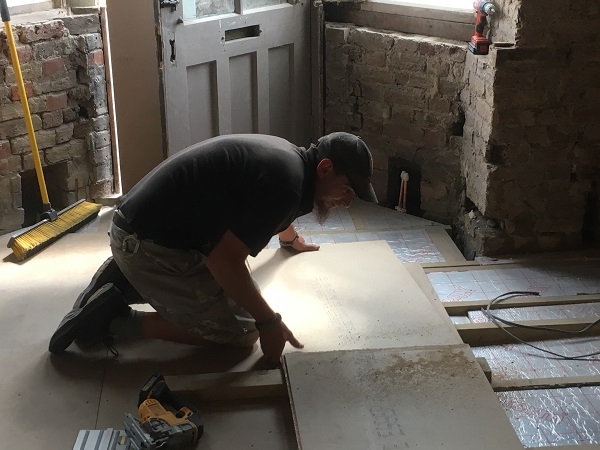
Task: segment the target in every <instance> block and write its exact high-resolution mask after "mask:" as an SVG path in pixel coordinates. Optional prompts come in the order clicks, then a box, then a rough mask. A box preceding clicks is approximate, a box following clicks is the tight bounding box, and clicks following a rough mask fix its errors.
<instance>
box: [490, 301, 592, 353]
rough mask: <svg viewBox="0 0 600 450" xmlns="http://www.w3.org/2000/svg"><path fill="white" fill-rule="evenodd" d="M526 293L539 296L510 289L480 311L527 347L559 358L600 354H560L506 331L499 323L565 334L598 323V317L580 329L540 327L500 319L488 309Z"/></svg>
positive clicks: (586, 329)
mask: <svg viewBox="0 0 600 450" xmlns="http://www.w3.org/2000/svg"><path fill="white" fill-rule="evenodd" d="M527 295H531V296H539V295H540V293H539V292H530V291H510V292H506V293H504V294H500V295H499V296H497V297H495V298H493V299H492V300H490V302H489V303H488V305H487V308H485V309H484V308H481V312H482V313H483V314H484V315H485V316H486V317H487V318H488V319H490V320H491V321H492V322H493V323H494V325H496V326H497V327H498V328H500V329H501V330H502V331H504V332H505V333H506V334H508V335H509V336H511V337H512V338H513V339H515V340H516V341H518V342H520V343H521V344H525V345H527V346H529V347H532V348H535V349H536V350H539V351H541V352H544V353H548V354H550V355H553V356H556V357H558V358H561V359H566V360H585V359H586V358H591V357H592V356H597V355H600V351H598V352H594V353H588V354H585V355H576V356H567V355H561V354H560V353H556V352H553V351H551V350H546V349H543V348H540V347H538V346H536V345H533V344H531V343H529V342H526V341H524V340H522V339H520V338H518V337H517V336H515V335H514V334H512V333H511V332H510V331H508V330H507V329H506V327H505V326H503V325H501V324H505V325H510V326H514V327H519V328H528V329H533V330H544V331H558V332H560V333H565V334H581V333H584V332H586V331H588V330H589V329H591V328H592V327H594V326H596V325H597V324H598V323H600V319H598V320H596V321H595V322H593V323H591V324H589V325H586V326H585V327H583V328H582V329H581V330H576V331H567V330H560V329H558V328H552V327H542V326H535V325H524V324H521V323H517V322H512V321H510V320H506V319H502V318H501V317H498V316H496V315H495V314H493V313H492V312H491V311H490V309H491V307H492V306H493V305H496V304H497V303H500V302H502V301H504V300H508V299H509V298H515V297H522V296H527Z"/></svg>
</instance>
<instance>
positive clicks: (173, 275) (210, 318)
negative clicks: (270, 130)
mask: <svg viewBox="0 0 600 450" xmlns="http://www.w3.org/2000/svg"><path fill="white" fill-rule="evenodd" d="M372 172H373V162H372V158H371V153H370V151H369V149H368V148H367V146H366V145H365V143H364V142H363V141H362V140H361V139H360V138H358V137H356V136H354V135H352V134H348V133H342V132H338V133H332V134H329V135H327V136H324V137H322V138H321V139H319V140H318V143H317V144H316V145H314V144H313V145H311V146H310V147H309V149H308V150H306V149H304V148H302V147H296V146H295V145H293V144H291V143H289V142H288V141H286V140H284V139H281V138H278V137H273V136H265V135H227V136H220V137H217V138H213V139H209V140H207V141H204V142H201V143H199V144H196V145H193V146H191V147H189V148H187V149H186V150H183V151H181V152H179V153H177V154H176V155H174V156H172V157H170V158H169V159H167V160H165V161H163V162H162V163H161V164H160V165H158V166H157V167H156V168H155V169H154V170H153V171H152V172H150V173H149V174H148V175H146V176H145V177H144V178H143V179H142V180H141V181H140V182H139V183H138V184H137V185H136V186H134V187H133V189H132V190H131V191H130V192H129V193H128V194H127V195H125V196H124V197H123V199H122V201H121V203H120V205H119V207H118V209H117V210H116V211H115V214H114V216H113V222H112V224H111V227H110V231H109V234H110V246H111V250H112V254H113V257H112V258H109V259H108V260H107V261H106V262H105V263H104V264H103V266H102V267H101V268H100V269H99V270H98V271H97V272H96V274H95V275H94V277H93V278H92V282H91V283H90V285H89V286H88V287H87V288H86V289H85V290H84V291H83V292H82V293H81V294H80V295H79V298H78V299H77V301H76V302H75V305H74V307H73V310H72V311H70V312H69V313H68V314H67V315H66V316H65V317H64V319H63V320H62V322H61V323H60V325H59V326H58V329H57V330H56V332H55V333H54V335H53V336H52V338H51V340H50V346H49V350H50V351H51V352H52V353H62V352H64V351H65V349H66V348H67V347H68V346H69V345H70V344H71V343H72V342H73V341H74V340H78V342H81V343H82V344H88V345H89V344H94V343H99V342H104V343H107V344H109V345H110V344H111V343H112V339H113V337H114V336H115V335H117V336H127V337H133V336H135V337H143V338H151V339H163V340H167V341H173V342H180V343H185V344H192V345H206V344H211V345H214V344H227V345H233V346H239V347H250V346H252V345H253V344H254V343H255V342H256V341H257V339H258V338H259V337H260V346H261V349H262V351H263V353H264V355H265V357H266V358H267V359H268V360H269V361H271V362H273V363H277V362H278V361H279V358H280V357H281V354H282V352H283V348H284V346H285V344H286V342H289V343H290V344H291V345H293V346H294V347H296V348H301V347H302V344H301V343H300V342H299V341H298V340H297V339H296V338H295V337H294V335H293V333H292V332H291V331H290V330H289V328H288V327H287V326H286V325H285V323H284V322H283V321H282V320H281V316H280V315H279V314H277V313H275V312H274V311H273V310H272V309H271V307H270V306H269V305H268V303H267V302H266V301H265V299H264V298H263V297H262V295H261V293H260V291H259V290H258V289H257V287H256V285H255V283H254V282H253V279H252V277H251V275H250V272H249V270H248V268H247V266H246V259H247V257H248V255H251V256H256V255H257V254H258V253H259V252H260V251H261V250H262V249H263V248H264V247H265V246H266V245H267V244H268V243H269V241H270V240H271V238H272V237H273V236H274V235H275V234H278V235H279V242H280V245H281V246H282V247H289V248H290V249H293V250H295V251H297V252H304V251H312V250H318V249H319V247H318V246H317V245H314V244H310V243H307V242H305V241H304V239H303V238H302V237H300V236H298V234H297V233H296V231H295V229H294V226H293V224H292V223H293V221H294V220H295V219H296V218H297V217H299V216H302V215H304V214H307V213H309V212H310V211H312V210H313V208H314V209H315V210H316V214H317V216H318V218H319V220H320V221H321V222H323V221H325V219H326V218H327V215H328V212H329V210H330V209H331V208H333V207H336V206H344V207H348V206H349V205H350V203H351V202H352V199H353V198H354V196H355V195H356V196H358V197H360V198H361V199H363V200H366V201H371V202H376V201H377V198H376V196H375V193H374V191H373V187H372V185H371V182H370V179H371V175H372ZM132 303H148V304H150V305H151V306H152V307H153V308H154V309H155V310H156V313H149V312H142V311H136V310H133V309H131V307H130V306H129V304H132Z"/></svg>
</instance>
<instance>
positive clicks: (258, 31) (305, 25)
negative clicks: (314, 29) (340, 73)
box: [161, 0, 311, 155]
mask: <svg viewBox="0 0 600 450" xmlns="http://www.w3.org/2000/svg"><path fill="white" fill-rule="evenodd" d="M280 1H281V0H245V2H242V3H240V2H238V1H236V4H237V9H238V10H240V11H241V9H242V8H243V7H246V8H249V7H252V8H253V9H246V10H245V11H244V12H243V13H239V14H238V13H236V14H221V15H209V16H206V17H201V18H193V19H188V18H187V17H189V16H190V15H193V14H197V13H198V12H200V13H203V14H206V13H207V11H209V10H210V8H208V7H207V6H206V5H204V6H202V7H196V9H193V8H191V7H190V6H189V5H188V4H184V5H183V8H181V7H180V8H177V9H172V8H162V10H161V24H162V42H163V58H164V67H163V70H164V84H165V86H164V87H165V108H166V129H167V139H168V152H169V154H170V155H171V154H174V153H176V152H178V151H180V150H182V149H183V148H185V147H187V146H189V145H191V144H193V143H195V142H198V141H201V140H203V139H207V138H210V137H213V136H217V135H220V134H229V133H264V134H273V135H277V136H281V137H283V138H286V139H288V140H290V141H291V142H293V143H295V144H297V145H301V146H307V145H309V144H310V141H311V72H310V11H309V1H308V0H303V1H301V2H298V3H296V4H290V3H280ZM273 3H275V4H274V5H273ZM265 4H267V5H273V6H262V5H265ZM221 5H225V6H222V8H226V7H228V6H227V4H226V2H223V3H221ZM257 5H261V7H258V8H256V6H257ZM208 14H212V13H210V11H209V12H208Z"/></svg>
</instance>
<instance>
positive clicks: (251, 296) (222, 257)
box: [206, 231, 303, 362]
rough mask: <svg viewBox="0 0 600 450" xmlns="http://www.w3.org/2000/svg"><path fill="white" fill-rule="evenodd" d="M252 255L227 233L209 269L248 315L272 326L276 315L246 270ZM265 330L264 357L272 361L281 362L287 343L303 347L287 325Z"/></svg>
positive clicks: (210, 258)
mask: <svg viewBox="0 0 600 450" xmlns="http://www.w3.org/2000/svg"><path fill="white" fill-rule="evenodd" d="M248 253H249V250H248V247H246V245H245V244H244V243H243V242H242V241H240V240H239V239H238V238H237V237H236V236H235V235H234V234H233V233H232V232H231V231H227V232H226V233H225V234H224V235H223V237H222V238H221V240H220V241H219V243H218V244H217V245H216V246H215V248H213V250H212V251H211V252H210V255H209V256H208V257H207V258H206V266H207V267H208V269H209V270H210V273H211V274H212V276H213V277H214V278H215V280H216V281H217V283H219V285H220V286H221V287H222V288H223V290H224V291H225V292H226V293H227V295H229V296H230V297H231V298H232V299H233V300H234V301H235V302H236V303H237V304H238V305H240V306H241V307H242V308H244V309H245V310H246V311H248V312H249V313H250V315H251V316H252V317H254V319H255V320H256V322H257V323H264V322H268V321H269V320H271V319H273V318H274V317H275V312H274V311H273V310H272V309H271V307H270V306H269V304H268V303H267V302H266V301H265V299H264V298H263V297H262V295H261V294H260V292H259V291H258V290H257V289H256V287H255V286H254V283H253V282H252V277H251V276H250V272H248V268H247V267H246V258H247V257H248ZM265 328H266V329H265V330H264V332H261V333H260V343H261V348H262V350H263V353H264V354H265V356H266V357H267V358H269V359H270V360H271V361H273V362H278V361H279V358H280V357H281V354H282V352H283V347H284V346H285V343H286V342H289V343H290V344H292V345H293V346H294V347H296V348H302V347H303V345H302V344H301V343H300V342H298V340H297V339H296V338H295V337H294V335H293V334H292V332H291V331H290V330H289V329H288V328H287V326H286V325H285V324H284V323H283V322H279V323H278V324H277V325H276V326H269V327H265Z"/></svg>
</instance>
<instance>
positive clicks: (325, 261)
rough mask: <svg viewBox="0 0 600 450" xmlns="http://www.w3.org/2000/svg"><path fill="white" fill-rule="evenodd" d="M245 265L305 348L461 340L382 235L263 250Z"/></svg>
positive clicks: (340, 348) (396, 344) (316, 348)
mask: <svg viewBox="0 0 600 450" xmlns="http://www.w3.org/2000/svg"><path fill="white" fill-rule="evenodd" d="M250 265H251V269H252V274H253V276H254V278H255V280H256V281H257V283H258V284H259V285H260V287H261V289H262V292H263V296H264V297H265V299H266V300H267V301H268V302H269V304H270V305H271V307H272V308H273V309H274V310H275V311H278V312H279V313H280V314H281V315H282V316H283V320H284V322H285V323H286V324H287V326H288V327H289V328H290V329H291V330H292V332H293V333H294V334H295V335H296V337H297V338H298V339H299V340H300V341H301V342H302V343H303V344H305V351H327V350H351V349H361V348H389V347H405V346H415V345H441V344H449V343H456V344H461V343H462V340H461V339H460V337H459V335H458V333H457V332H456V330H455V328H454V326H453V325H452V323H451V322H450V320H449V319H448V316H447V315H446V313H445V312H444V311H443V309H442V310H440V309H439V308H437V307H435V306H434V305H433V304H432V303H431V301H430V300H429V299H428V298H427V297H426V296H425V294H423V292H422V291H421V289H420V288H419V286H418V285H417V283H416V282H415V281H414V280H413V278H412V277H411V276H410V274H409V273H408V271H407V270H406V268H405V267H404V266H403V265H402V264H401V263H400V262H399V261H398V260H397V259H396V257H395V255H394V253H393V252H392V251H391V250H390V248H389V247H388V245H387V244H386V243H385V242H383V241H371V242H352V243H345V244H336V245H331V246H323V247H321V249H320V250H319V251H317V252H308V253H300V254H295V255H293V254H291V253H290V252H289V251H286V250H284V249H279V250H265V251H263V252H261V253H260V254H259V255H258V257H257V258H252V259H251V262H250Z"/></svg>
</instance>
